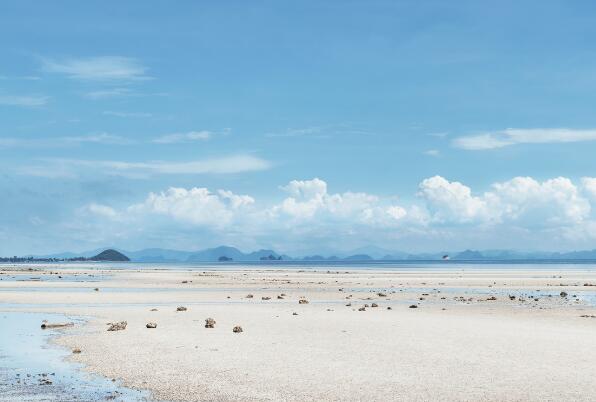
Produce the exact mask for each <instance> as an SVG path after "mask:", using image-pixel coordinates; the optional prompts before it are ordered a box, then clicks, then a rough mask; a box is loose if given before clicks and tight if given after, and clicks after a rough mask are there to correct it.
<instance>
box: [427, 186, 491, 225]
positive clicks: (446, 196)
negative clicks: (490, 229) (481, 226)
mask: <svg viewBox="0 0 596 402" xmlns="http://www.w3.org/2000/svg"><path fill="white" fill-rule="evenodd" d="M419 195H420V196H421V197H422V198H423V199H424V200H425V201H426V203H427V206H428V209H429V210H430V211H431V213H432V214H433V216H434V219H435V220H436V221H439V222H443V221H448V222H451V221H455V222H469V221H472V220H475V219H477V218H479V217H484V216H487V207H486V202H485V201H484V200H482V199H481V198H478V197H474V196H473V195H472V190H471V189H470V188H469V187H467V186H465V185H463V184H462V183H460V182H457V181H455V182H449V181H447V180H446V179H444V178H443V177H441V176H434V177H430V178H428V179H425V180H423V181H422V183H420V185H419Z"/></svg>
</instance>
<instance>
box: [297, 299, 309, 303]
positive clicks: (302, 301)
mask: <svg viewBox="0 0 596 402" xmlns="http://www.w3.org/2000/svg"><path fill="white" fill-rule="evenodd" d="M298 304H308V300H306V299H300V300H298Z"/></svg>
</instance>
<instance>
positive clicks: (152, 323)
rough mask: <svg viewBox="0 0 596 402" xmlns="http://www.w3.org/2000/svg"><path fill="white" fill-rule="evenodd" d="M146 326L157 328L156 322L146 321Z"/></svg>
mask: <svg viewBox="0 0 596 402" xmlns="http://www.w3.org/2000/svg"><path fill="white" fill-rule="evenodd" d="M145 326H146V327H147V328H157V324H156V323H154V322H148V323H147V325H145Z"/></svg>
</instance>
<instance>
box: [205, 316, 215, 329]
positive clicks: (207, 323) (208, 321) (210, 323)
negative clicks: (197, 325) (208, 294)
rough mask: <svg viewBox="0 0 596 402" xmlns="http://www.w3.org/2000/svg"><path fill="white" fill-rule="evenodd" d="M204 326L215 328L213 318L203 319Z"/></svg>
mask: <svg viewBox="0 0 596 402" xmlns="http://www.w3.org/2000/svg"><path fill="white" fill-rule="evenodd" d="M205 328H215V320H214V319H213V318H207V319H206V320H205Z"/></svg>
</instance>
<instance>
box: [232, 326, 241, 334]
mask: <svg viewBox="0 0 596 402" xmlns="http://www.w3.org/2000/svg"><path fill="white" fill-rule="evenodd" d="M232 332H233V333H235V334H237V333H239V332H242V327H241V326H240V325H236V326H235V327H234V328H233V329H232Z"/></svg>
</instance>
